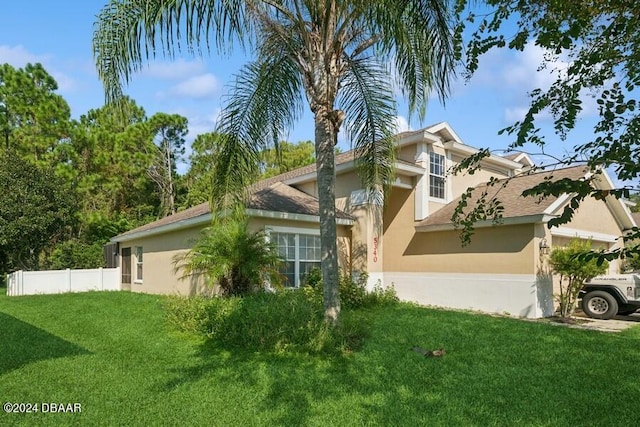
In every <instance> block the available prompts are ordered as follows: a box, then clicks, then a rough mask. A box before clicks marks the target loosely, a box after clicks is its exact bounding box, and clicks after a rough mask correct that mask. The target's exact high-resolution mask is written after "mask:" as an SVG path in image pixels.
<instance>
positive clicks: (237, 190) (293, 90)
mask: <svg viewBox="0 0 640 427" xmlns="http://www.w3.org/2000/svg"><path fill="white" fill-rule="evenodd" d="M301 107H302V93H301V81H300V74H299V72H298V70H297V68H296V66H295V64H294V63H293V62H292V61H291V60H290V58H288V57H287V56H286V55H282V54H281V55H280V56H275V52H274V56H272V57H271V58H264V59H258V60H257V61H255V62H252V63H250V64H248V65H247V66H245V67H244V68H243V69H242V70H241V72H240V74H239V75H238V76H237V77H236V81H235V84H234V86H233V88H232V92H231V94H230V95H229V96H228V98H227V104H226V106H225V108H224V110H223V113H222V115H221V116H220V118H219V121H218V129H217V131H218V132H219V133H221V134H222V135H224V138H223V142H222V145H221V147H220V150H219V157H218V159H217V160H216V164H218V165H219V166H218V167H217V168H216V169H215V171H214V186H213V187H214V192H215V194H214V195H213V198H214V201H215V200H220V201H224V200H233V201H239V200H241V198H239V197H238V195H240V194H241V193H242V192H243V190H244V189H245V188H246V187H247V186H248V185H249V184H251V183H252V182H253V180H255V178H256V177H257V174H258V172H259V171H258V164H259V161H260V156H259V152H260V151H261V150H264V149H267V148H269V147H270V146H271V145H273V144H277V142H278V140H279V137H280V136H281V135H282V134H283V132H284V131H285V130H287V129H289V128H290V127H291V126H292V125H293V123H294V122H295V121H296V120H297V119H298V118H299V116H300V114H301V112H302V108H301ZM213 207H214V208H215V207H216V205H215V204H214V205H213ZM228 207H229V206H228V205H227V206H222V205H217V208H218V209H219V208H228Z"/></svg>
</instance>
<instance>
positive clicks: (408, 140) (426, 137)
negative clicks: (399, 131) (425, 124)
mask: <svg viewBox="0 0 640 427" xmlns="http://www.w3.org/2000/svg"><path fill="white" fill-rule="evenodd" d="M425 141H428V142H429V143H431V144H433V143H437V142H442V139H441V138H440V137H439V136H437V135H434V134H433V133H431V132H429V131H427V130H423V131H422V132H416V133H412V134H410V135H407V136H405V137H403V138H400V139H398V142H397V143H396V147H404V146H405V145H411V144H416V143H421V142H425Z"/></svg>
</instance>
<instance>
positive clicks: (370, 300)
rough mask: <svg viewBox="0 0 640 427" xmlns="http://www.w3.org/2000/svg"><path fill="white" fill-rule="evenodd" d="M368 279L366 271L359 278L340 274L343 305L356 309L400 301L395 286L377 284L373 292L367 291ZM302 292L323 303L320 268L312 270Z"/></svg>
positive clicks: (341, 301)
mask: <svg viewBox="0 0 640 427" xmlns="http://www.w3.org/2000/svg"><path fill="white" fill-rule="evenodd" d="M367 279H368V275H367V274H366V273H363V274H361V275H360V277H358V279H357V280H354V279H353V278H352V277H351V276H349V275H346V274H343V275H341V276H340V282H339V289H340V304H341V305H342V307H344V308H346V309H355V308H361V307H372V306H376V305H386V304H394V303H396V302H398V296H397V295H396V291H395V288H394V287H393V286H390V287H387V288H383V287H382V286H380V285H376V286H375V287H374V289H373V290H372V291H371V292H367ZM302 292H303V293H304V294H305V295H306V296H307V298H309V299H310V300H313V301H314V302H318V301H319V302H320V303H322V300H323V287H322V274H321V272H320V270H319V269H317V268H316V269H313V270H311V272H310V273H309V275H308V276H307V279H306V280H305V283H304V286H303V288H302Z"/></svg>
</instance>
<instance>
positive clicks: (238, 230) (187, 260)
mask: <svg viewBox="0 0 640 427" xmlns="http://www.w3.org/2000/svg"><path fill="white" fill-rule="evenodd" d="M280 262H281V260H280V258H279V256H278V251H277V250H276V248H275V246H274V245H273V244H272V243H269V242H268V241H267V239H266V234H265V232H264V231H263V230H260V231H257V232H255V233H251V232H249V229H248V221H247V219H246V218H241V219H237V218H229V219H225V220H224V221H218V222H216V223H215V224H212V226H211V227H208V228H206V229H205V230H204V231H203V233H202V235H201V237H200V239H199V240H198V241H197V242H196V244H195V245H194V247H193V248H192V249H191V250H190V251H188V252H187V253H186V254H183V255H179V256H177V257H176V258H174V265H175V269H176V270H182V271H183V272H184V276H183V278H184V277H193V276H201V277H204V279H205V282H206V284H207V285H208V286H209V287H210V288H214V287H216V286H217V287H218V288H219V290H220V292H221V293H222V294H223V295H230V296H239V295H247V294H250V293H252V292H255V291H257V290H259V289H261V288H263V286H264V284H265V283H267V282H269V283H271V284H272V285H278V283H279V281H280V275H279V273H278V267H279V265H280Z"/></svg>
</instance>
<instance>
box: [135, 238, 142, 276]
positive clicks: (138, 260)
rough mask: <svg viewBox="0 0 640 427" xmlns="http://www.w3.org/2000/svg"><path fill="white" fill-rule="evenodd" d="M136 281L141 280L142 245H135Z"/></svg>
mask: <svg viewBox="0 0 640 427" xmlns="http://www.w3.org/2000/svg"><path fill="white" fill-rule="evenodd" d="M136 282H142V246H136Z"/></svg>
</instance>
